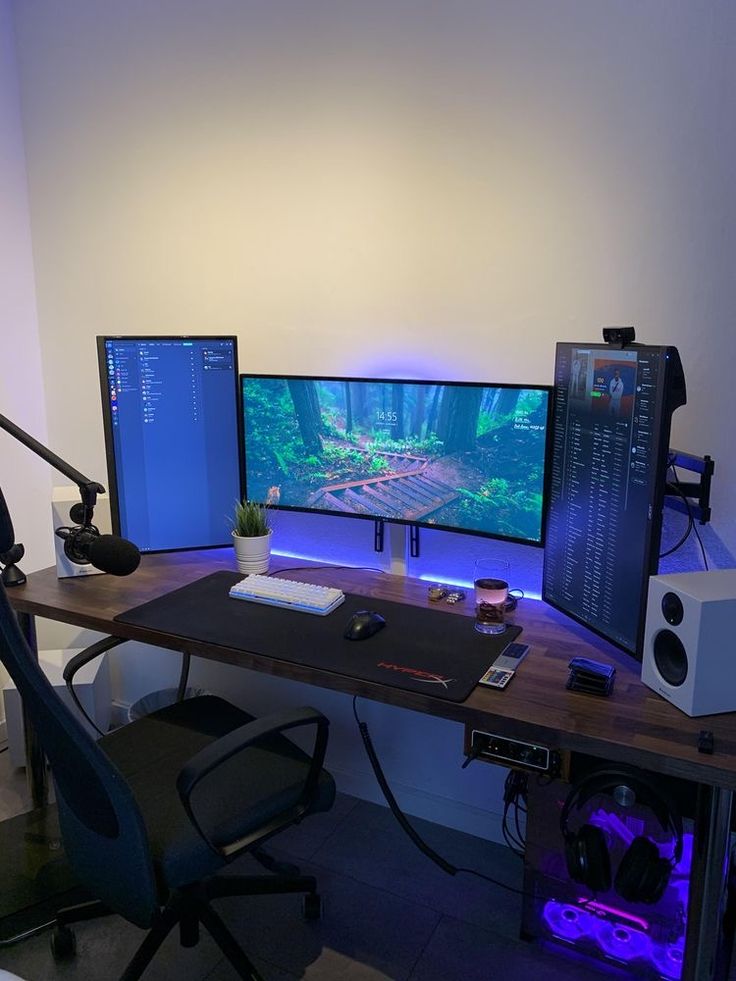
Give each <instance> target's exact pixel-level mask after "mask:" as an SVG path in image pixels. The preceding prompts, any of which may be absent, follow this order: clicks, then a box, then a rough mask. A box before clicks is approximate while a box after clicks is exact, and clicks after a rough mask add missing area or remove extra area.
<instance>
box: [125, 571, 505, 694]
mask: <svg viewBox="0 0 736 981" xmlns="http://www.w3.org/2000/svg"><path fill="white" fill-rule="evenodd" d="M242 578H243V577H242V575H240V574H238V573H235V572H224V571H223V572H214V573H212V575H209V576H205V577H204V578H203V579H198V580H197V581H196V582H193V583H190V584H189V585H188V586H182V587H181V589H176V590H174V591H173V592H171V593H167V594H165V595H164V596H160V597H159V598H158V599H155V600H151V601H150V602H149V603H144V604H143V605H142V606H137V607H135V608H134V609H132V610H127V611H126V612H125V613H121V614H119V615H118V616H116V617H115V620H117V621H118V622H120V623H128V624H132V625H134V626H136V627H146V628H148V629H150V630H158V631H161V632H163V633H167V634H174V635H175V636H177V637H186V638H188V639H190V640H195V641H199V642H202V643H205V644H213V645H215V646H217V647H229V648H231V649H234V650H242V651H249V652H251V653H252V654H263V655H266V656H267V657H274V658H278V659H279V660H281V661H292V662H296V663H297V664H303V665H306V666H307V667H311V668H319V669H322V670H326V671H335V672H337V673H338V674H343V675H347V676H349V677H352V678H360V679H361V680H362V681H373V682H378V683H379V684H383V685H389V686H391V687H394V688H403V689H405V690H407V691H415V692H420V691H421V692H424V693H425V694H428V695H433V696H434V697H436V698H442V699H445V700H447V701H450V702H462V701H464V700H465V699H466V698H467V697H468V695H469V694H470V692H471V691H472V690H473V688H474V687H475V686H476V684H477V683H478V679H479V678H480V677H481V676H482V675H483V673H484V672H485V671H486V670H487V669H488V668H489V667H490V665H491V664H492V663H493V662H494V661H495V659H496V657H497V656H498V655H499V654H500V653H501V651H502V650H503V648H504V647H505V646H506V645H507V644H508V643H509V642H510V641H512V640H513V639H514V638H515V637H516V636H518V634H519V633H520V632H521V628H520V627H509V628H508V629H507V630H506V632H505V633H504V634H502V635H501V636H488V635H484V634H479V633H478V632H477V631H476V630H474V629H473V620H472V619H471V618H470V617H464V616H457V615H454V614H452V613H449V612H448V613H443V612H441V611H439V610H431V609H427V608H426V607H418V606H410V605H408V604H404V603H394V602H391V601H389V600H382V599H373V598H372V597H367V596H358V595H356V594H354V593H347V594H346V596H345V602H344V603H343V604H342V606H339V607H338V608H337V609H336V610H334V611H333V612H332V613H330V614H328V615H327V616H325V617H321V616H315V615H313V614H309V613H299V612H297V611H295V610H287V609H283V608H280V607H273V606H265V605H263V604H262V603H249V602H245V601H243V600H236V599H231V598H230V596H229V595H228V592H229V590H230V587H231V586H233V585H234V584H235V583H236V582H239V581H240V580H241V579H242ZM365 609H369V610H376V611H377V612H378V613H380V614H381V615H382V616H383V617H385V619H386V626H385V627H384V628H383V630H381V631H379V633H377V634H374V635H373V637H371V638H369V639H368V640H361V641H350V640H346V639H345V638H344V637H343V630H344V629H345V626H346V624H347V622H348V620H349V619H350V617H351V616H352V614H353V613H355V612H356V610H365Z"/></svg>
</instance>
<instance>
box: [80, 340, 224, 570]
mask: <svg viewBox="0 0 736 981" xmlns="http://www.w3.org/2000/svg"><path fill="white" fill-rule="evenodd" d="M97 351H98V359H99V368H100V383H101V386H102V410H103V421H104V426H105V443H106V447H107V470H108V481H109V492H110V509H111V518H112V527H113V531H114V532H115V533H116V534H118V535H122V536H123V537H125V538H128V539H130V540H131V541H132V542H135V544H136V545H137V546H138V548H139V549H140V550H141V552H160V551H173V550H177V549H188V548H211V547H214V546H218V545H226V544H228V542H230V541H232V539H231V537H230V534H231V530H232V526H231V525H230V524H229V517H230V516H231V515H232V513H233V507H234V504H235V501H236V500H238V499H239V498H240V497H241V465H240V451H241V439H240V434H239V415H240V409H239V392H238V350H237V341H236V339H235V337H184V336H182V337H98V338H97Z"/></svg>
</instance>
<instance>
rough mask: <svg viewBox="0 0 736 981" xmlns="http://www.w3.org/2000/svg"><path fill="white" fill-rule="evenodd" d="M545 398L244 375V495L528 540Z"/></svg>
mask: <svg viewBox="0 0 736 981" xmlns="http://www.w3.org/2000/svg"><path fill="white" fill-rule="evenodd" d="M547 402H548V393H547V391H545V390H541V389H524V388H516V387H508V388H504V387H490V386H482V385H462V384H435V383H421V382H406V381H401V382H398V381H397V382H394V381H352V380H332V379H318V378H309V379H307V378H275V377H270V376H269V377H248V376H246V377H244V379H243V403H244V412H245V455H246V461H245V462H246V492H247V495H248V497H249V498H250V499H252V500H258V501H269V502H270V503H272V504H277V505H280V506H282V507H296V508H310V509H316V510H320V511H338V512H341V513H344V514H353V515H364V516H371V517H384V518H387V519H394V520H400V521H409V522H421V523H423V524H430V525H438V526H440V527H446V528H460V529H468V530H471V531H477V532H484V533H487V534H493V535H502V536H505V537H509V538H518V539H523V540H525V541H532V542H538V541H539V540H540V538H541V526H542V490H543V484H544V457H545V442H546V429H547V409H548V405H547Z"/></svg>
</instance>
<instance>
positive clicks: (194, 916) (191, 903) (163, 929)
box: [51, 875, 322, 981]
mask: <svg viewBox="0 0 736 981" xmlns="http://www.w3.org/2000/svg"><path fill="white" fill-rule="evenodd" d="M290 892H296V893H303V894H304V898H303V907H302V914H303V916H304V918H305V919H307V920H316V919H319V917H320V915H321V912H322V904H321V900H320V896H319V894H318V893H317V880H316V879H315V877H314V876H311V875H289V876H286V875H270V876H265V875H222V876H214V877H213V878H212V879H209V880H207V881H206V882H202V883H197V884H196V885H194V886H190V887H188V888H184V889H181V890H177V891H175V892H174V893H173V894H172V895H171V897H170V899H169V902H168V903H167V905H166V906H165V907H164V908H163V909H162V910H161V912H160V913H159V914H158V915H157V917H156V919H155V921H154V924H153V926H152V927H151V929H150V931H149V932H148V934H147V935H146V937H145V939H144V941H143V943H142V944H141V946H140V947H139V948H138V950H137V951H136V952H135V954H134V955H133V957H132V959H131V960H130V962H129V963H128V966H127V967H126V968H125V970H124V971H123V973H122V975H121V978H120V981H136V979H138V978H140V977H141V975H142V974H143V972H144V971H145V969H146V967H148V965H149V964H150V962H151V960H152V959H153V957H154V955H155V954H156V952H157V950H158V949H159V947H160V946H161V944H162V943H163V942H164V940H165V939H166V937H167V936H168V935H169V933H170V932H171V931H172V930H173V928H174V927H175V926H177V925H178V927H179V939H180V942H181V945H182V947H195V946H196V945H197V943H198V942H199V927H200V925H201V926H203V927H204V928H205V929H206V930H207V932H208V933H209V934H210V936H211V937H212V939H213V940H214V941H215V943H216V944H217V945H218V947H219V948H220V950H221V951H222V953H223V954H224V955H225V957H226V958H227V959H228V961H229V962H230V964H231V965H232V966H233V967H234V968H235V970H236V971H237V972H238V974H239V975H240V977H242V978H246V979H248V981H263V978H262V976H261V975H260V974H259V973H258V970H257V969H256V967H255V966H254V964H253V963H252V961H251V960H250V958H249V957H248V956H247V954H246V953H245V951H243V949H242V948H241V947H240V945H239V944H238V942H237V941H236V940H235V938H234V937H233V935H232V933H231V932H230V930H228V928H227V927H226V926H225V924H224V923H223V921H222V919H221V918H220V917H219V916H218V914H217V913H216V912H215V910H214V909H213V908H212V906H211V900H213V899H221V898H222V897H224V896H272V895H276V894H284V893H290ZM111 913H112V910H110V909H108V907H106V906H105V904H104V903H101V902H100V901H99V900H95V901H93V902H89V903H82V904H80V905H78V906H70V907H68V908H67V909H62V910H59V912H58V913H57V916H56V924H55V926H54V930H53V933H52V934H51V950H52V953H53V955H54V959H55V960H59V961H62V960H67V959H68V958H70V957H73V956H74V954H75V953H76V938H75V936H74V932H73V930H72V929H71V924H73V923H79V922H81V921H82V920H90V919H95V918H97V917H100V916H109V915H111Z"/></svg>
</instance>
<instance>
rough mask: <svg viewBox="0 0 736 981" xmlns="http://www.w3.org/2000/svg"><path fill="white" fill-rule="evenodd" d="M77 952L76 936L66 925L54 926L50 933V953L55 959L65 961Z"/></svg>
mask: <svg viewBox="0 0 736 981" xmlns="http://www.w3.org/2000/svg"><path fill="white" fill-rule="evenodd" d="M76 952H77V938H76V937H75V935H74V931H73V930H71V929H70V928H69V927H67V926H57V927H54V932H53V933H52V934H51V953H52V955H53V958H54V960H55V961H66V960H69V959H70V958H71V957H74V955H75V954H76Z"/></svg>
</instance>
